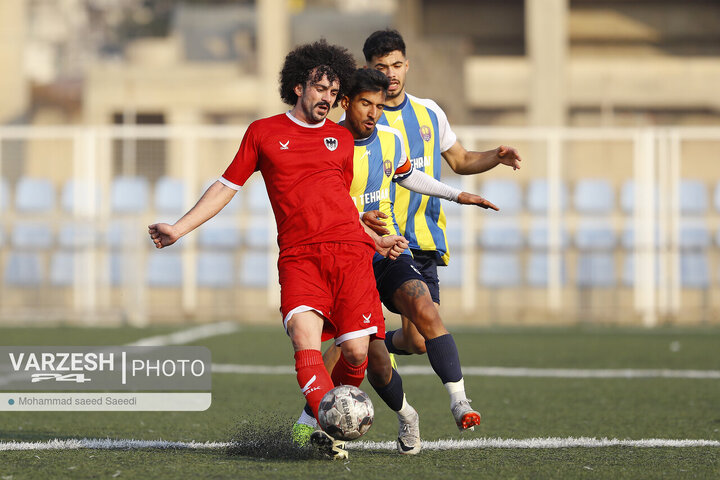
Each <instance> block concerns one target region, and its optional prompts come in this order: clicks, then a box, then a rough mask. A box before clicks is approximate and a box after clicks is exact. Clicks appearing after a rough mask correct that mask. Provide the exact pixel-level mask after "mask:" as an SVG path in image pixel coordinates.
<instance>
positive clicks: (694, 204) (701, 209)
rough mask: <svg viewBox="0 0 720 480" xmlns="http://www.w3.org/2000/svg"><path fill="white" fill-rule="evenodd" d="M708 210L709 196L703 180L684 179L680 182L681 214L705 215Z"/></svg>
mask: <svg viewBox="0 0 720 480" xmlns="http://www.w3.org/2000/svg"><path fill="white" fill-rule="evenodd" d="M707 209H708V194H707V188H706V186H705V183H704V182H703V181H701V180H690V179H683V180H681V181H680V213H681V214H683V215H703V214H705V213H706V212H707Z"/></svg>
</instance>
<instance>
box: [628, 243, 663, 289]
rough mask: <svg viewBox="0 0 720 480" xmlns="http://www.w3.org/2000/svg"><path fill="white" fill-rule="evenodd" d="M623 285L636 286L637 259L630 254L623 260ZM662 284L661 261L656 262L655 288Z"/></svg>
mask: <svg viewBox="0 0 720 480" xmlns="http://www.w3.org/2000/svg"><path fill="white" fill-rule="evenodd" d="M622 284H623V286H625V287H633V286H635V259H634V256H633V255H632V253H630V252H628V253H627V254H626V255H625V256H624V258H623V271H622ZM659 284H660V261H659V260H658V259H656V262H655V286H657V285H659Z"/></svg>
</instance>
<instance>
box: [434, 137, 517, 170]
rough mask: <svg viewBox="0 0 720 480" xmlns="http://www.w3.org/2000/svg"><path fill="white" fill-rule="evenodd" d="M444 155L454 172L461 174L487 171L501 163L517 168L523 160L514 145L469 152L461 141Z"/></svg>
mask: <svg viewBox="0 0 720 480" xmlns="http://www.w3.org/2000/svg"><path fill="white" fill-rule="evenodd" d="M442 156H443V158H444V159H445V161H446V162H447V163H448V165H450V168H452V169H453V172H455V173H458V174H460V175H471V174H474V173H482V172H486V171H488V170H490V169H491V168H495V167H496V166H498V165H500V164H503V165H507V166H508V167H513V170H517V169H518V168H520V162H521V161H522V158H520V154H519V153H518V151H517V149H515V148H513V147H507V146H505V145H500V146H499V147H497V148H495V149H493V150H488V151H487V152H468V151H467V150H465V147H463V146H462V145H461V144H460V142H455V143H454V144H453V146H452V147H450V148H449V149H448V150H446V151H444V152H443V153H442Z"/></svg>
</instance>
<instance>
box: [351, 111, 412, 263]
mask: <svg viewBox="0 0 720 480" xmlns="http://www.w3.org/2000/svg"><path fill="white" fill-rule="evenodd" d="M411 170H412V166H411V164H410V163H409V162H408V161H407V156H406V155H405V147H404V145H403V138H402V136H401V134H400V132H398V131H397V130H395V129H394V128H389V127H387V126H385V125H376V128H375V130H374V131H373V133H372V134H371V135H370V136H369V137H367V138H363V139H358V140H355V151H354V153H353V181H352V184H351V185H350V196H351V197H352V199H353V201H354V202H355V206H356V207H357V209H358V212H360V213H363V212H369V211H370V210H380V211H381V212H383V213H384V214H385V215H387V216H388V218H387V219H386V224H387V225H386V227H387V228H388V230H390V234H391V235H400V233H399V232H400V229H399V227H398V223H397V220H396V218H395V210H394V208H393V203H394V201H395V194H396V191H397V187H396V182H397V181H398V180H402V179H403V178H405V177H407V175H409V174H410V171H411ZM403 253H409V250H408V251H406V252H403ZM380 258H382V257H380Z"/></svg>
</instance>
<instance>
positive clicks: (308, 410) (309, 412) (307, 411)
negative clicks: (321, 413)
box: [303, 402, 315, 417]
mask: <svg viewBox="0 0 720 480" xmlns="http://www.w3.org/2000/svg"><path fill="white" fill-rule="evenodd" d="M303 410H305V413H307V414H308V415H310V416H311V417H315V415H313V411H312V408H310V405H309V404H308V403H307V402H306V403H305V408H303Z"/></svg>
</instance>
